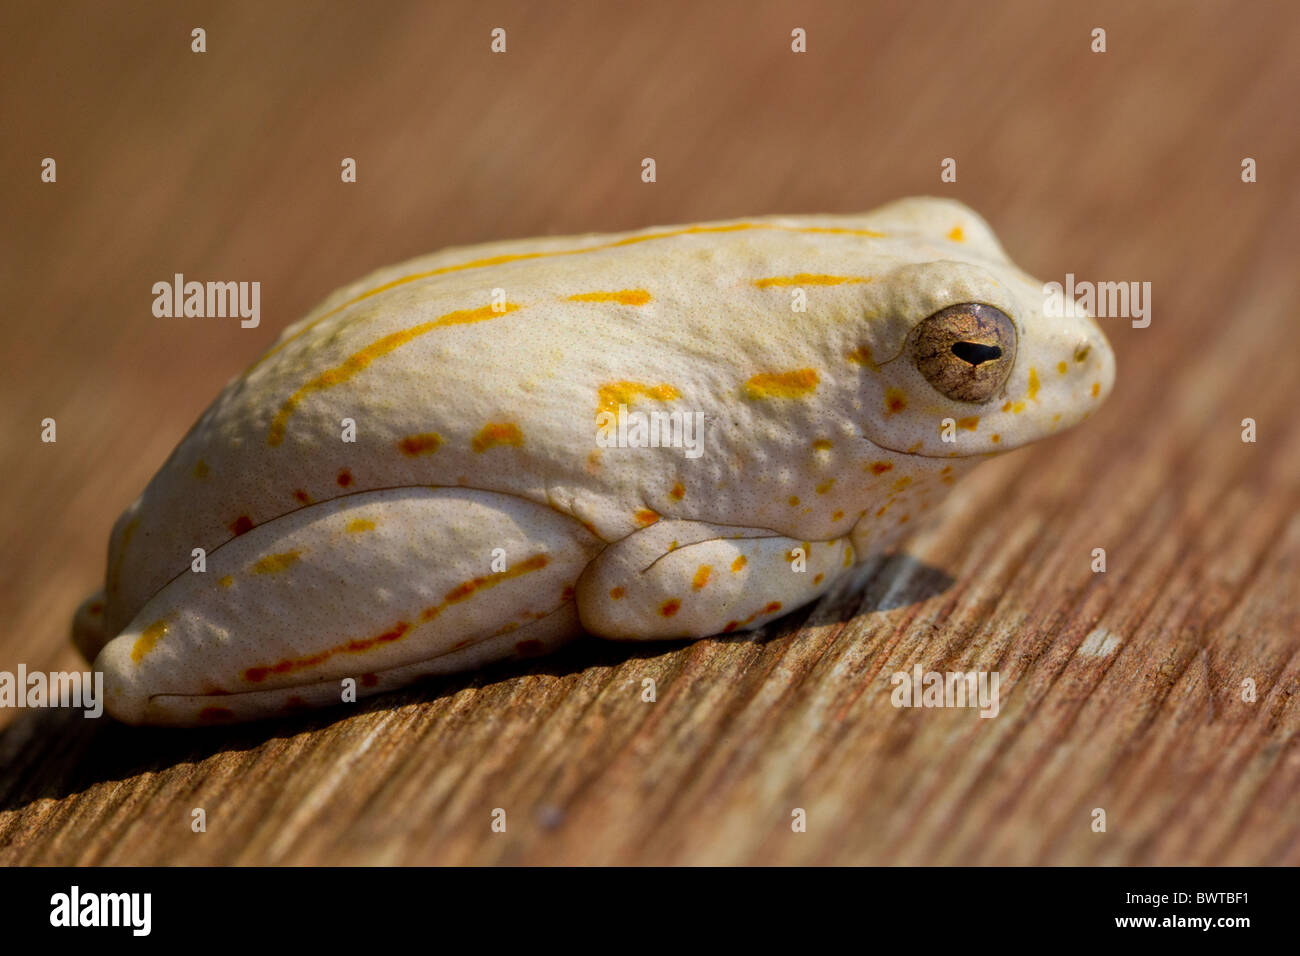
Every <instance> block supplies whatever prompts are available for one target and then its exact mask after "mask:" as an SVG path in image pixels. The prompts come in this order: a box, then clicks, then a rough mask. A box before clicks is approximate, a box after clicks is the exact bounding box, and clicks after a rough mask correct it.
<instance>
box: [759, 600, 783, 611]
mask: <svg viewBox="0 0 1300 956" xmlns="http://www.w3.org/2000/svg"><path fill="white" fill-rule="evenodd" d="M779 610H781V602H780V601H773V602H771V603H770V604H768V606H767V607H765V608H763V613H764V614H775V613H776V612H777V611H779Z"/></svg>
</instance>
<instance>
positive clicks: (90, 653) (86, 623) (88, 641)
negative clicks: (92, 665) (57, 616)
mask: <svg viewBox="0 0 1300 956" xmlns="http://www.w3.org/2000/svg"><path fill="white" fill-rule="evenodd" d="M107 643H108V634H107V632H106V631H105V630H104V589H103V588H100V589H99V590H98V591H96V592H95V593H94V594H92V595H91V596H90V597H88V598H86V600H84V601H82V602H81V606H80V607H78V608H77V613H76V614H74V615H73V616H72V646H73V647H75V648H76V649H77V650H78V651H79V652H80V654H81V656H82V657H84V658H85V659H86V660H88V661H93V660H94V659H95V657H96V656H97V655H98V654H99V652H100V651H102V650H103V649H104V645H105V644H107Z"/></svg>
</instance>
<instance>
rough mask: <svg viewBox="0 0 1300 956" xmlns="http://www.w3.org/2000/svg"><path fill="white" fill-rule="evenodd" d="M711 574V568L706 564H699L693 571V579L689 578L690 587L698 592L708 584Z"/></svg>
mask: <svg viewBox="0 0 1300 956" xmlns="http://www.w3.org/2000/svg"><path fill="white" fill-rule="evenodd" d="M712 573H713V568H712V567H711V566H710V565H707V564H701V565H700V566H699V567H698V568H697V569H696V570H695V577H693V578H691V587H693V588H694V589H695V590H697V591H698V590H700V589H701V588H702V587H704V586H705V585H706V584H708V583H709V575H710V574H712Z"/></svg>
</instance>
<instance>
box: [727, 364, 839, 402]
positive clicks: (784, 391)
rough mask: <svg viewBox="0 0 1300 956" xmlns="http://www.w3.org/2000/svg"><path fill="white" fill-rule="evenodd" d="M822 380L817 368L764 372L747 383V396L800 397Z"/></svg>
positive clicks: (811, 390)
mask: <svg viewBox="0 0 1300 956" xmlns="http://www.w3.org/2000/svg"><path fill="white" fill-rule="evenodd" d="M820 381H821V376H819V375H818V374H817V372H816V370H815V369H811V368H801V369H795V370H794V371H792V372H763V373H761V374H759V375H755V376H754V377H753V378H751V379H750V380H749V381H748V382H746V383H745V387H744V395H745V397H746V398H754V399H759V398H800V397H802V396H804V395H808V394H809V393H811V392H813V391H815V390H816V388H817V383H818V382H820Z"/></svg>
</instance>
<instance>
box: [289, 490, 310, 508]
mask: <svg viewBox="0 0 1300 956" xmlns="http://www.w3.org/2000/svg"><path fill="white" fill-rule="evenodd" d="M293 497H294V499H295V500H296V501H297V502H298V503H299V504H302V505H309V504H311V495H309V494H307V492H305V491H303V490H302V489H301V488H299V489H298V490H297V491H295V492H294V493H293Z"/></svg>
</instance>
